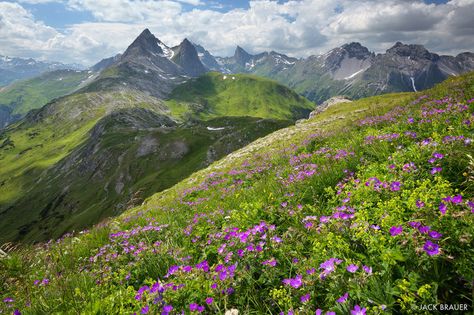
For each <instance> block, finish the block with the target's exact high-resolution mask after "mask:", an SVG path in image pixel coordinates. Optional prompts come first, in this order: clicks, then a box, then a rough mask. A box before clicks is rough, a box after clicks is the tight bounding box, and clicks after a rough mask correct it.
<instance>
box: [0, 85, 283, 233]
mask: <svg viewBox="0 0 474 315" xmlns="http://www.w3.org/2000/svg"><path fill="white" fill-rule="evenodd" d="M168 113H169V109H168V108H167V107H166V106H165V105H164V104H163V102H162V101H159V100H157V99H155V98H153V97H150V96H146V95H144V94H143V93H140V92H137V91H131V90H129V91H122V92H100V93H86V94H74V95H71V96H69V97H65V98H62V99H59V100H57V101H54V102H52V103H50V104H48V105H47V106H45V107H44V108H42V109H41V110H38V111H36V112H32V113H30V114H29V115H28V116H27V117H26V118H25V119H24V120H22V121H21V122H19V123H18V124H17V125H14V126H12V127H11V128H8V129H7V130H5V132H4V133H3V134H2V135H1V145H0V163H1V165H2V167H1V169H0V179H1V181H0V214H1V216H2V220H1V222H0V229H2V230H3V233H2V235H1V236H0V240H2V241H7V240H14V239H17V240H19V239H22V240H24V241H38V240H45V239H49V238H52V237H59V236H60V235H62V234H63V233H65V232H66V231H70V230H73V229H82V228H85V227H87V226H89V225H90V224H93V223H96V222H98V221H99V220H100V219H103V218H106V217H108V216H111V215H117V214H119V213H121V212H123V211H124V210H125V209H127V208H129V207H131V206H133V205H136V204H139V203H140V202H141V201H142V200H143V198H145V197H147V196H150V194H152V193H154V192H156V191H161V190H163V189H165V188H168V187H170V186H172V185H173V184H175V183H177V182H178V181H179V180H181V179H183V178H184V177H186V176H188V175H189V174H191V173H192V172H194V171H197V170H199V169H201V168H203V167H205V166H206V165H208V164H209V163H211V162H213V161H214V160H216V159H218V158H221V157H222V156H224V155H225V154H228V153H230V152H232V151H233V150H235V149H237V148H240V147H242V146H244V145H245V144H247V143H249V142H250V141H252V140H254V139H256V138H258V137H261V136H263V135H266V134H268V133H269V132H271V131H274V130H276V129H279V128H282V127H286V126H288V125H289V124H290V123H291V122H290V121H276V120H262V119H259V118H250V117H248V118H239V117H236V118H223V117H220V118H216V119H214V120H210V121H208V122H194V123H191V124H188V125H183V126H179V125H177V124H176V122H175V121H174V120H172V119H171V118H169V116H168Z"/></svg>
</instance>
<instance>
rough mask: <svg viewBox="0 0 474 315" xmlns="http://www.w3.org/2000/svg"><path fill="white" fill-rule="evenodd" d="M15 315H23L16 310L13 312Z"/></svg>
mask: <svg viewBox="0 0 474 315" xmlns="http://www.w3.org/2000/svg"><path fill="white" fill-rule="evenodd" d="M13 315H21V312H20V310H18V309H16V310H15V311H14V312H13Z"/></svg>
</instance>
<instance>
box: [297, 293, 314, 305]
mask: <svg viewBox="0 0 474 315" xmlns="http://www.w3.org/2000/svg"><path fill="white" fill-rule="evenodd" d="M310 299H311V294H309V293H308V294H305V295H303V296H301V298H300V301H301V303H306V302H308V301H309V300H310Z"/></svg>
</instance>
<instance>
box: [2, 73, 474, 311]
mask: <svg viewBox="0 0 474 315" xmlns="http://www.w3.org/2000/svg"><path fill="white" fill-rule="evenodd" d="M473 106H474V74H469V75H466V76H463V77H459V78H453V79H449V80H448V81H447V82H445V83H443V84H441V85H439V86H437V87H435V88H434V89H432V90H429V91H426V92H425V93H423V94H422V93H410V94H408V93H405V94H391V95H384V96H377V97H372V98H367V99H362V100H359V101H355V102H345V103H340V104H337V105H334V106H330V107H329V108H328V109H327V110H325V111H323V112H322V113H319V114H317V115H316V116H315V117H314V118H312V119H310V120H308V121H304V122H301V123H299V124H297V125H296V126H293V127H290V128H287V129H282V130H279V131H277V132H275V133H273V134H270V135H268V136H267V137H264V138H262V139H259V140H257V141H256V142H254V143H252V144H251V145H249V146H247V147H245V148H243V149H242V150H239V151H237V152H235V153H233V154H231V155H229V156H227V157H226V158H224V159H222V160H220V161H218V162H216V163H214V164H213V165H211V167H209V168H207V169H205V170H202V171H200V172H198V173H195V174H193V175H192V176H191V177H189V178H188V179H186V180H184V181H182V182H181V183H179V184H178V185H176V186H174V187H172V188H171V189H168V190H165V191H163V192H161V193H158V194H156V195H154V196H152V197H151V198H149V199H147V200H146V202H145V204H144V205H142V206H140V207H137V208H135V209H133V210H130V211H128V212H126V213H125V214H124V215H122V216H120V217H118V218H115V219H110V220H107V221H105V222H103V223H102V224H100V225H98V226H96V227H95V228H93V229H91V230H88V231H83V232H81V233H79V234H77V235H73V236H65V237H64V238H62V239H61V240H59V241H58V242H53V243H48V244H44V245H38V246H34V247H24V248H22V249H21V250H18V251H13V252H11V253H10V254H9V255H8V257H6V258H4V259H1V260H0V264H1V265H2V268H0V292H1V293H0V295H1V298H2V300H3V301H4V302H3V304H1V306H0V307H2V308H3V309H4V310H5V312H10V313H11V312H13V311H14V310H18V311H21V312H22V314H43V313H48V314H49V313H61V312H63V313H86V314H98V313H101V314H114V313H120V314H122V313H123V314H128V313H137V314H138V313H142V314H158V313H161V314H175V313H181V312H185V313H224V312H226V311H227V310H228V311H229V312H230V310H231V309H236V310H238V311H239V313H243V314H281V313H283V314H315V313H316V314H321V313H323V312H324V313H325V312H329V311H331V312H335V313H336V314H348V313H350V312H351V311H352V314H357V313H360V314H364V313H366V312H367V313H368V314H384V313H397V314H401V313H409V312H412V313H425V311H423V310H421V309H419V307H420V305H431V304H433V305H439V304H443V305H444V304H448V305H453V306H452V307H454V305H456V307H457V309H458V310H459V308H460V307H462V308H463V309H464V310H467V311H472V310H473V307H474V305H473V299H472V292H473V283H474V273H473V269H472V266H473V265H474V247H473V244H474V239H473V235H474V186H473V179H474V160H473V157H472V152H473V147H472V146H473V143H472V138H473V136H474V132H473V131H474V129H473V126H474V124H473V119H474V107H473ZM235 312H236V311H233V313H235Z"/></svg>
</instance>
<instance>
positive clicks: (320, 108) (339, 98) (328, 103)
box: [309, 96, 352, 119]
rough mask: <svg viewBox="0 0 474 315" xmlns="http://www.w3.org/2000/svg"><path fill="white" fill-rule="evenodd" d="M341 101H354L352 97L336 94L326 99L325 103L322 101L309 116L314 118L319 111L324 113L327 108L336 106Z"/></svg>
mask: <svg viewBox="0 0 474 315" xmlns="http://www.w3.org/2000/svg"><path fill="white" fill-rule="evenodd" d="M340 103H352V101H351V100H350V99H348V98H347V97H345V96H334V97H331V98H330V99H328V100H327V101H325V102H324V103H322V104H321V105H319V106H318V107H316V109H315V110H313V111H312V112H311V113H310V114H309V118H310V119H311V118H313V117H314V116H316V115H317V114H319V113H322V112H324V111H325V110H327V109H328V108H329V107H331V106H334V105H336V104H340Z"/></svg>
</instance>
